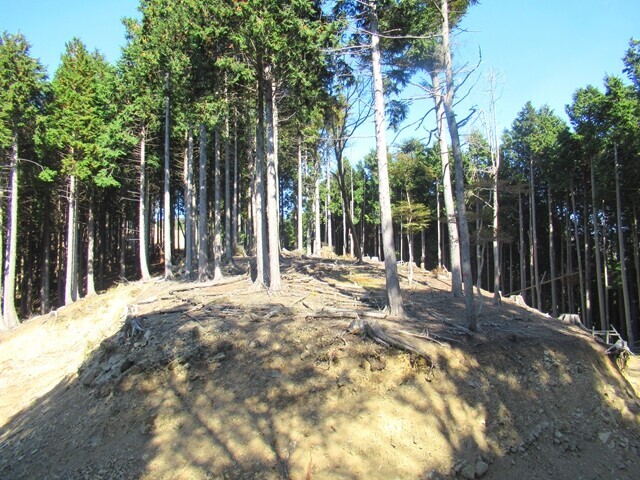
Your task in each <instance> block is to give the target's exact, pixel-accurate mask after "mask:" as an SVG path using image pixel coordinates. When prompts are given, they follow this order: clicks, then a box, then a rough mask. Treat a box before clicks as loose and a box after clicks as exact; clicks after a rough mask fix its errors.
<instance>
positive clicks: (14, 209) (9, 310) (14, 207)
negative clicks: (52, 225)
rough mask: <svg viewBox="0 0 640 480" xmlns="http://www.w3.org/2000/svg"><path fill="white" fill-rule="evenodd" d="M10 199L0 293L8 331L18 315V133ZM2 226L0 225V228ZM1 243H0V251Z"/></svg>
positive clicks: (12, 143)
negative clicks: (5, 254)
mask: <svg viewBox="0 0 640 480" xmlns="http://www.w3.org/2000/svg"><path fill="white" fill-rule="evenodd" d="M10 158H11V160H10V164H9V171H10V175H11V198H10V200H9V225H8V228H7V230H8V231H7V237H8V238H7V258H5V265H4V281H3V284H4V290H3V292H2V297H3V298H2V326H1V328H0V330H8V329H10V328H14V327H16V326H18V314H17V313H16V306H15V292H16V259H17V257H18V133H17V132H14V133H13V139H12V141H11V157H10ZM1 225H2V224H1V223H0V226H1ZM1 248H2V243H0V249H1Z"/></svg>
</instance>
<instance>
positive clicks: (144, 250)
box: [138, 126, 151, 281]
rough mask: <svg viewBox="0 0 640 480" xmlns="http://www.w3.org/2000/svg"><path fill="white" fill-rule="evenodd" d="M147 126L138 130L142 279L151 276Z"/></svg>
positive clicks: (139, 228)
mask: <svg viewBox="0 0 640 480" xmlns="http://www.w3.org/2000/svg"><path fill="white" fill-rule="evenodd" d="M146 146H147V128H146V126H143V127H142V129H141V131H140V190H139V192H140V201H139V204H138V257H139V261H140V274H141V275H142V280H143V281H146V280H149V278H151V275H150V273H149V263H148V242H149V233H148V232H149V230H148V222H147V215H148V214H147V210H148V203H147V157H146Z"/></svg>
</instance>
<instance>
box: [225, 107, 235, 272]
mask: <svg viewBox="0 0 640 480" xmlns="http://www.w3.org/2000/svg"><path fill="white" fill-rule="evenodd" d="M227 101H228V99H227ZM230 142H231V139H230V129H229V116H228V115H225V118H224V258H225V261H226V262H227V263H229V262H231V259H232V257H233V249H232V248H231V143H230Z"/></svg>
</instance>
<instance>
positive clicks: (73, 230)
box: [5, 175, 78, 305]
mask: <svg viewBox="0 0 640 480" xmlns="http://www.w3.org/2000/svg"><path fill="white" fill-rule="evenodd" d="M76 197H77V187H76V177H75V175H70V176H69V209H68V213H67V268H66V280H65V286H64V304H65V305H69V304H70V303H73V302H75V301H76V300H77V298H76V296H75V289H74V282H75V272H76V258H75V257H76V254H77V253H76V250H75V246H76V243H77V242H76V238H77V236H78V222H77V220H76ZM5 290H6V285H5Z"/></svg>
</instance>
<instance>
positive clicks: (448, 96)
mask: <svg viewBox="0 0 640 480" xmlns="http://www.w3.org/2000/svg"><path fill="white" fill-rule="evenodd" d="M440 13H441V15H442V50H443V57H444V67H445V76H446V84H445V85H446V88H445V95H444V102H443V103H444V110H445V114H446V117H447V126H448V127H449V136H450V137H451V149H452V151H453V159H454V165H455V182H456V185H455V186H456V188H455V190H456V212H457V214H458V229H459V231H460V256H461V259H462V282H463V284H464V298H465V306H466V314H467V328H469V330H471V331H476V328H477V325H476V311H475V299H474V294H473V278H472V273H471V254H470V251H469V226H468V225H467V209H466V207H465V203H464V169H463V158H462V149H461V148H460V136H459V134H458V122H457V120H456V116H455V113H454V111H453V97H454V95H455V86H454V83H453V64H452V60H451V47H450V46H449V35H450V31H449V1H448V0H441V12H440Z"/></svg>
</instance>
